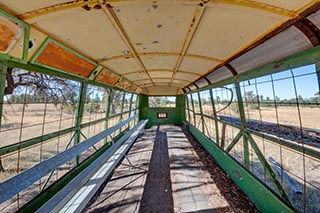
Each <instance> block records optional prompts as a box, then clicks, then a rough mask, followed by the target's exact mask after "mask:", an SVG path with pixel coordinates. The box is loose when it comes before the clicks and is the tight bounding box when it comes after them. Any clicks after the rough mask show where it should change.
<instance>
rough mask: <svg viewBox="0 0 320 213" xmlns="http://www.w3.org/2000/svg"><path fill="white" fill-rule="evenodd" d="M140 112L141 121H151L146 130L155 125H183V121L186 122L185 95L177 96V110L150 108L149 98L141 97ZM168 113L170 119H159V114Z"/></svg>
mask: <svg viewBox="0 0 320 213" xmlns="http://www.w3.org/2000/svg"><path fill="white" fill-rule="evenodd" d="M139 103H140V109H139V110H140V111H139V116H140V117H139V120H144V119H149V122H148V124H147V127H146V128H150V127H151V126H153V125H158V124H176V125H181V124H182V121H184V120H185V101H184V95H178V96H176V107H175V108H161V107H158V108H150V107H149V104H148V96H146V95H139ZM159 112H166V113H168V118H166V119H158V118H157V113H159Z"/></svg>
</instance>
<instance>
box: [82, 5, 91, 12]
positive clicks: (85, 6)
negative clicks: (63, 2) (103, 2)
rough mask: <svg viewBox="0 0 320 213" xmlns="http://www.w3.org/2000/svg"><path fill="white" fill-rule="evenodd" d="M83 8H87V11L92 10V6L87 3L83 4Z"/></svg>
mask: <svg viewBox="0 0 320 213" xmlns="http://www.w3.org/2000/svg"><path fill="white" fill-rule="evenodd" d="M82 8H83V9H85V10H86V11H90V10H91V7H89V6H88V5H87V4H86V5H84V6H82Z"/></svg>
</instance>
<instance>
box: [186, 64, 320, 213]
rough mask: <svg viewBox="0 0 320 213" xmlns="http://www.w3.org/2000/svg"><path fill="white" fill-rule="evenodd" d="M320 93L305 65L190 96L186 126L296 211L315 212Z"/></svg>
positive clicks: (318, 207)
mask: <svg viewBox="0 0 320 213" xmlns="http://www.w3.org/2000/svg"><path fill="white" fill-rule="evenodd" d="M318 69H319V67H318ZM319 88H320V74H319V71H317V68H316V66H315V65H308V66H304V67H300V68H296V69H290V70H286V71H283V72H279V73H275V74H270V75H266V76H261V77H256V78H253V79H249V80H246V81H243V82H240V83H235V84H231V85H226V86H223V87H217V88H213V89H208V90H205V91H201V92H200V93H199V95H200V99H199V101H200V102H198V99H197V95H198V93H197V92H195V93H192V94H188V95H187V99H186V101H187V102H188V105H189V109H187V110H186V114H188V113H189V112H190V103H191V102H192V101H193V104H194V105H193V106H195V108H196V110H195V112H196V116H195V117H196V122H195V123H193V121H192V119H191V117H192V116H189V117H188V116H187V117H188V119H189V120H188V121H189V123H190V124H192V125H194V126H195V127H197V128H198V129H199V130H201V131H202V132H203V133H204V134H205V135H206V136H207V137H208V138H210V139H211V140H212V141H213V142H214V143H216V144H217V145H218V146H220V147H221V148H222V149H223V150H225V152H227V153H228V154H229V155H230V156H232V157H233V158H234V159H235V160H236V161H237V162H239V163H240V164H242V165H243V166H244V167H245V168H246V169H247V170H249V171H250V172H251V173H252V174H254V175H255V176H256V177H257V178H258V179H260V180H261V181H262V182H264V183H265V184H266V185H267V186H268V187H269V188H270V189H271V190H272V191H274V192H275V193H277V194H278V195H279V196H281V197H282V198H283V199H284V200H286V201H287V202H290V203H291V204H292V205H293V206H294V207H295V208H296V209H297V210H298V211H300V212H319V211H320V181H319V180H320V145H319V144H320V94H319ZM210 98H212V100H211V101H209V99H210ZM239 98H241V99H239ZM200 107H201V108H200ZM199 108H200V109H199ZM242 115H243V116H242ZM201 117H203V119H202V120H201V122H203V124H202V125H201V124H199V123H198V122H199V120H198V119H201ZM203 126H204V129H202V128H203ZM272 174H274V175H275V178H273V177H272ZM277 183H279V184H277Z"/></svg>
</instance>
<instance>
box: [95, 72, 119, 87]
mask: <svg viewBox="0 0 320 213" xmlns="http://www.w3.org/2000/svg"><path fill="white" fill-rule="evenodd" d="M118 79H119V76H117V75H115V74H112V73H110V72H106V71H104V72H101V74H100V75H99V77H98V78H97V80H98V81H100V82H103V83H106V84H110V85H115V83H117V81H118Z"/></svg>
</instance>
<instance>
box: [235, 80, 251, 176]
mask: <svg viewBox="0 0 320 213" xmlns="http://www.w3.org/2000/svg"><path fill="white" fill-rule="evenodd" d="M234 85H235V89H236V93H237V100H238V106H239V113H240V120H241V130H242V132H243V133H244V132H246V130H247V123H246V116H245V112H244V107H243V100H242V95H241V89H240V85H239V82H235V84H234ZM242 138H243V155H244V166H245V167H246V169H248V170H249V168H250V159H249V144H248V138H247V137H246V135H245V134H243V135H242Z"/></svg>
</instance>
